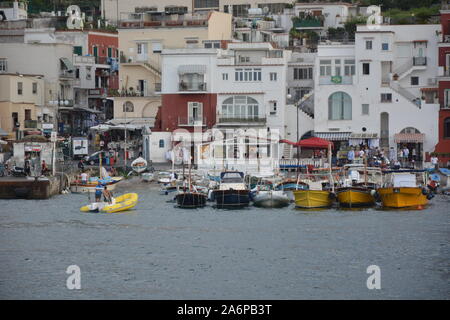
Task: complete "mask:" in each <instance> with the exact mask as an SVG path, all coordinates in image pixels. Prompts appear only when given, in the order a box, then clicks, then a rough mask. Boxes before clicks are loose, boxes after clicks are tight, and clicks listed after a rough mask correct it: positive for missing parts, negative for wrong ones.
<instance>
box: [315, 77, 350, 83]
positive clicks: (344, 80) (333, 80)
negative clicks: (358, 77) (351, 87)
mask: <svg viewBox="0 0 450 320" xmlns="http://www.w3.org/2000/svg"><path fill="white" fill-rule="evenodd" d="M319 84H320V85H340V84H344V85H345V84H353V76H321V77H320V78H319Z"/></svg>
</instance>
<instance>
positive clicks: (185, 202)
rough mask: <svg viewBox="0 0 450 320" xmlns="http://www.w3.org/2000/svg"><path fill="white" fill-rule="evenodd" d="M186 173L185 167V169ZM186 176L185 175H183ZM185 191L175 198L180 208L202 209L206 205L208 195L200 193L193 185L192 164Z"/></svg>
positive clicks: (184, 187) (184, 186)
mask: <svg viewBox="0 0 450 320" xmlns="http://www.w3.org/2000/svg"><path fill="white" fill-rule="evenodd" d="M183 171H184V167H183ZM183 176H184V174H183ZM183 183H184V185H183V189H182V190H181V191H179V192H178V194H177V195H176V196H175V200H176V201H177V205H178V207H180V208H201V207H204V206H205V205H206V200H207V198H208V195H207V194H205V193H204V192H199V191H198V190H197V189H196V187H195V186H193V185H192V175H191V164H190V163H189V175H188V181H187V186H186V181H183Z"/></svg>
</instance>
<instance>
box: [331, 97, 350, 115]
mask: <svg viewBox="0 0 450 320" xmlns="http://www.w3.org/2000/svg"><path fill="white" fill-rule="evenodd" d="M328 119H329V120H351V119H352V98H351V97H350V96H349V95H348V94H347V93H345V92H335V93H333V94H331V95H330V97H329V98H328Z"/></svg>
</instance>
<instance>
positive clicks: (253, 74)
mask: <svg viewBox="0 0 450 320" xmlns="http://www.w3.org/2000/svg"><path fill="white" fill-rule="evenodd" d="M234 80H235V81H261V69H235V72H234Z"/></svg>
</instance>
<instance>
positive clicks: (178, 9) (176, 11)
mask: <svg viewBox="0 0 450 320" xmlns="http://www.w3.org/2000/svg"><path fill="white" fill-rule="evenodd" d="M164 11H165V12H166V14H184V13H187V11H188V8H187V7H176V6H167V7H165V8H164Z"/></svg>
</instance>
